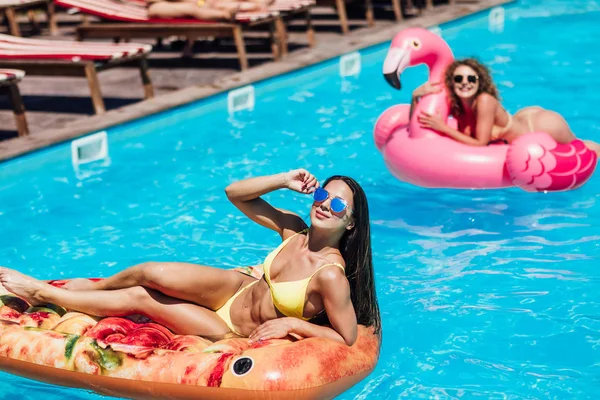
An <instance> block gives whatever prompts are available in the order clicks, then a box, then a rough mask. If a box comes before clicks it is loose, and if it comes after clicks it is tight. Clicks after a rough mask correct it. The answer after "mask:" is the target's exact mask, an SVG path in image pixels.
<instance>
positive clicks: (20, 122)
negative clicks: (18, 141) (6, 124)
mask: <svg viewBox="0 0 600 400" xmlns="http://www.w3.org/2000/svg"><path fill="white" fill-rule="evenodd" d="M3 91H7V92H8V98H9V99H10V103H11V105H12V108H13V112H14V114H15V122H16V123H17V132H18V134H19V136H27V135H29V127H28V126H27V119H26V118H25V105H23V98H22V97H21V92H20V91H19V87H18V86H17V84H16V83H14V84H12V85H8V86H6V87H5V88H3Z"/></svg>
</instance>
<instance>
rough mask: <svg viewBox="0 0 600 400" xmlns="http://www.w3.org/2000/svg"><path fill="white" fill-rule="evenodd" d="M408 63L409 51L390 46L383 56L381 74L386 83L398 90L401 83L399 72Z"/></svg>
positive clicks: (400, 72) (402, 70)
mask: <svg viewBox="0 0 600 400" xmlns="http://www.w3.org/2000/svg"><path fill="white" fill-rule="evenodd" d="M409 64H410V52H408V51H406V50H405V49H399V48H394V47H392V48H390V50H389V51H388V53H387V56H385V61H384V62H383V76H384V78H385V80H386V81H387V83H389V84H390V85H391V86H392V87H394V88H395V89H398V90H400V89H401V88H402V83H400V74H402V72H404V70H405V69H406V68H407V67H408V66H409Z"/></svg>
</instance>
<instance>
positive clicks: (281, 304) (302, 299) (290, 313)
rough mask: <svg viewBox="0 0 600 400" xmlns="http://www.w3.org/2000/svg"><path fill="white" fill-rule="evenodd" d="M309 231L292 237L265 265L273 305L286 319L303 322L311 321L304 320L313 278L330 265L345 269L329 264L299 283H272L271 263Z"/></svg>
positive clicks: (270, 256) (269, 256)
mask: <svg viewBox="0 0 600 400" xmlns="http://www.w3.org/2000/svg"><path fill="white" fill-rule="evenodd" d="M306 231H307V230H306V229H305V230H303V231H302V232H298V233H296V234H295V235H292V236H290V237H289V238H287V239H286V240H284V241H283V242H281V244H280V245H279V246H278V247H277V248H276V249H275V250H273V251H272V252H271V253H269V255H268V256H267V258H265V262H264V265H263V268H264V271H265V275H264V276H265V280H266V281H267V284H268V285H269V288H270V289H271V299H272V300H273V304H274V305H275V307H276V308H277V309H278V310H279V311H280V312H281V313H282V314H283V315H285V316H286V317H296V318H300V319H303V320H305V321H306V320H309V319H310V318H304V303H306V289H308V284H309V283H310V281H311V279H312V278H313V276H315V275H316V274H317V272H319V271H320V270H322V269H323V268H325V267H329V266H330V265H335V266H338V267H340V268H341V269H342V271H343V270H344V267H343V266H342V265H341V264H338V263H329V264H325V265H323V266H322V267H320V268H319V269H317V270H316V271H315V272H313V274H312V275H311V276H309V277H308V278H305V279H300V280H297V281H290V282H271V263H272V262H273V260H274V259H275V257H277V254H279V252H280V251H281V249H283V248H284V247H285V245H286V244H288V242H289V241H290V240H291V239H292V238H293V237H296V235H298V234H299V233H304V232H306Z"/></svg>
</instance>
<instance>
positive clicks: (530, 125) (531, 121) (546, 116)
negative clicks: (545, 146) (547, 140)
mask: <svg viewBox="0 0 600 400" xmlns="http://www.w3.org/2000/svg"><path fill="white" fill-rule="evenodd" d="M515 118H517V119H519V121H520V122H521V123H522V124H525V126H526V127H527V130H526V131H527V132H546V133H548V134H549V135H550V136H552V137H553V138H554V140H556V141H557V142H558V143H563V144H566V143H570V142H572V141H573V140H575V139H577V137H576V136H575V134H574V133H573V132H572V131H571V127H570V126H569V123H568V122H567V121H566V120H565V119H564V118H563V117H562V115H560V114H558V113H557V112H554V111H550V110H545V109H543V108H541V107H527V108H524V109H522V110H519V111H518V112H517V113H516V114H515ZM584 143H585V145H586V146H587V147H588V148H589V149H590V150H592V151H594V152H596V154H597V155H598V157H600V144H598V143H596V142H593V141H591V140H584Z"/></svg>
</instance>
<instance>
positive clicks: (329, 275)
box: [317, 254, 346, 280]
mask: <svg viewBox="0 0 600 400" xmlns="http://www.w3.org/2000/svg"><path fill="white" fill-rule="evenodd" d="M345 271H346V262H345V261H344V258H343V257H342V255H341V254H329V255H328V256H327V258H324V259H322V260H321V262H320V263H319V265H318V267H317V274H318V275H319V277H320V278H321V279H333V280H337V279H339V278H340V277H342V276H343V277H345V276H346V274H345Z"/></svg>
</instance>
